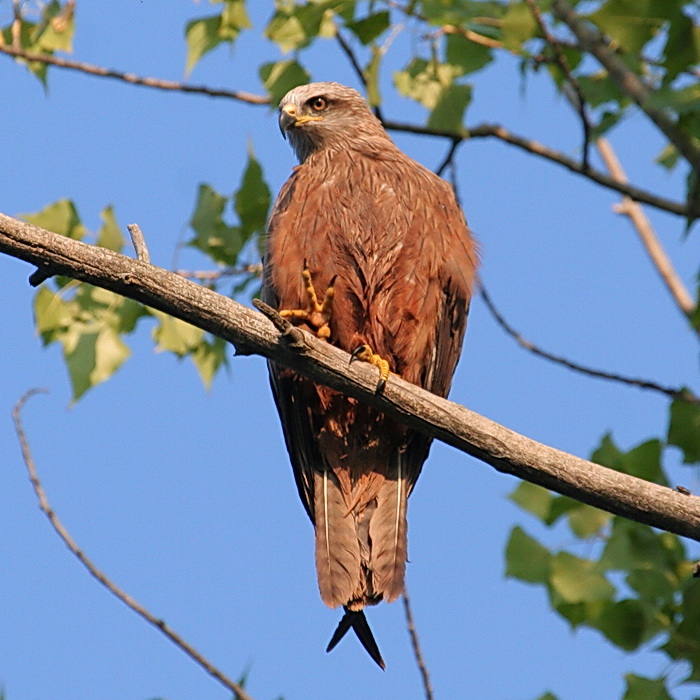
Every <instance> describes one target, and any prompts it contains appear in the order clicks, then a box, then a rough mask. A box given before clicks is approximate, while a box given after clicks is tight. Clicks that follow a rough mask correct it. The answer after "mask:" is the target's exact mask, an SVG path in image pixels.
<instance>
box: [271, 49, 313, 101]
mask: <svg viewBox="0 0 700 700" xmlns="http://www.w3.org/2000/svg"><path fill="white" fill-rule="evenodd" d="M310 78H311V76H310V75H309V74H308V73H307V72H306V70H305V69H304V67H303V66H302V65H301V64H300V63H298V62H297V61H294V60H289V61H277V63H265V64H263V65H262V66H260V79H261V80H262V82H263V85H264V86H265V89H266V90H267V92H268V94H269V95H270V101H271V102H272V104H273V105H277V104H278V103H279V101H280V100H281V99H282V98H283V97H284V96H285V95H286V94H287V92H289V91H290V90H291V89H292V88H295V87H296V86H297V85H304V84H306V83H308V82H309V79H310Z"/></svg>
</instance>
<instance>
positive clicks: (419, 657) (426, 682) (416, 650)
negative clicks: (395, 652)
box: [402, 585, 433, 700]
mask: <svg viewBox="0 0 700 700" xmlns="http://www.w3.org/2000/svg"><path fill="white" fill-rule="evenodd" d="M402 599H403V609H404V613H405V614H406V628H407V629H408V634H409V636H410V637H411V646H412V647H413V654H414V656H415V657H416V664H417V665H418V670H419V671H420V675H421V678H422V679H423V688H424V690H425V700H433V687H432V685H431V683H430V674H429V673H428V667H427V666H426V665H425V659H424V658H423V653H422V652H421V648H420V642H419V640H418V632H416V625H415V623H414V621H413V612H412V610H411V599H410V598H409V596H408V590H407V589H406V586H405V585H404V589H403V596H402Z"/></svg>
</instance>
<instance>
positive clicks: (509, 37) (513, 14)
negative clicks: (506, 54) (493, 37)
mask: <svg viewBox="0 0 700 700" xmlns="http://www.w3.org/2000/svg"><path fill="white" fill-rule="evenodd" d="M500 26H501V37H502V40H503V44H504V45H505V47H506V48H507V49H511V50H512V51H516V52H520V51H522V48H523V47H522V45H523V43H524V42H525V41H527V40H528V39H531V38H532V37H534V36H535V34H536V32H537V31H538V27H537V22H536V21H535V18H534V17H533V16H532V12H531V11H530V8H529V7H528V6H527V5H526V4H525V3H524V2H517V3H511V4H510V5H508V9H507V10H506V13H505V14H504V15H503V18H502V19H501V25H500Z"/></svg>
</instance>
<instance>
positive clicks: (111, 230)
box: [97, 205, 124, 253]
mask: <svg viewBox="0 0 700 700" xmlns="http://www.w3.org/2000/svg"><path fill="white" fill-rule="evenodd" d="M100 217H101V218H102V226H101V227H100V230H99V231H98V232H97V245H98V246H100V247H101V248H108V249H109V250H113V251H115V252H116V253H119V252H121V250H122V248H123V247H124V236H123V235H122V232H121V229H120V228H119V224H118V223H117V219H116V217H115V216H114V208H113V207H112V206H111V205H110V206H107V207H105V208H104V209H103V210H102V211H101V212H100Z"/></svg>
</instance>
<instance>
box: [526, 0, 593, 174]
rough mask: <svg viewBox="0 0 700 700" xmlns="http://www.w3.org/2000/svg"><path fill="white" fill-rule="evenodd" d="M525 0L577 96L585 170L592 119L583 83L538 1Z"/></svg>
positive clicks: (582, 165)
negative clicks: (581, 83)
mask: <svg viewBox="0 0 700 700" xmlns="http://www.w3.org/2000/svg"><path fill="white" fill-rule="evenodd" d="M525 2H526V4H527V6H528V7H529V8H530V12H531V13H532V16H533V17H534V18H535V22H537V25H538V27H539V28H540V31H541V32H542V36H543V37H544V40H545V41H546V42H547V43H548V44H549V45H550V46H551V47H552V51H553V52H554V60H555V62H556V64H557V65H558V66H559V68H560V69H561V72H562V73H563V75H564V78H565V80H566V81H567V82H568V83H569V85H570V86H571V88H572V90H573V91H574V94H575V96H576V97H575V99H572V100H571V101H572V103H573V104H574V107H575V109H576V111H577V112H578V114H579V117H580V118H581V126H582V127H583V147H582V149H581V151H582V156H581V158H582V160H581V167H582V168H583V169H584V170H588V168H589V162H588V151H589V148H590V143H591V121H590V119H589V118H588V112H587V110H586V100H585V97H584V95H583V90H582V89H581V85H579V82H578V80H576V77H575V76H574V74H573V73H572V72H571V66H570V65H569V61H568V60H567V58H566V56H565V54H564V52H563V51H562V50H561V46H560V45H559V41H558V40H557V39H556V37H555V36H554V35H553V34H552V33H551V32H550V31H549V28H548V27H547V24H546V23H545V21H544V18H543V17H542V13H541V12H540V8H539V7H538V6H537V3H536V2H535V0H525Z"/></svg>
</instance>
